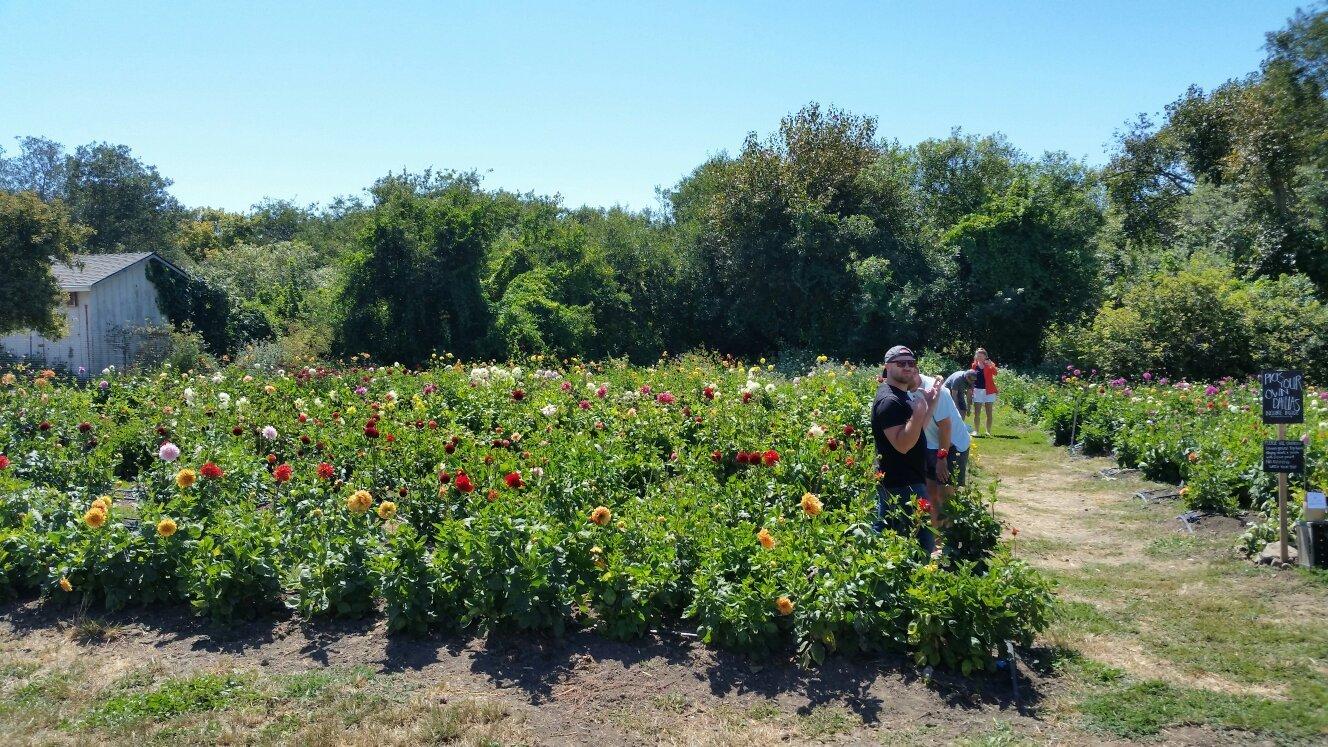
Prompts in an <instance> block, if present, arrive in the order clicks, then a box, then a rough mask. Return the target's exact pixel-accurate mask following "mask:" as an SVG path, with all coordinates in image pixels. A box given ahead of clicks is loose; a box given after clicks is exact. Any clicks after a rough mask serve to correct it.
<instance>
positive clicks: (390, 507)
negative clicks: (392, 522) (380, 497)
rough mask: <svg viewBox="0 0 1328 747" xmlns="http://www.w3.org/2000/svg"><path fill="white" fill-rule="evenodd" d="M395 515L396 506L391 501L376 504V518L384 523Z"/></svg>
mask: <svg viewBox="0 0 1328 747" xmlns="http://www.w3.org/2000/svg"><path fill="white" fill-rule="evenodd" d="M396 515H397V504H396V503H393V502H392V501H383V502H382V503H380V504H378V518H380V519H382V520H384V521H386V520H388V519H390V518H392V517H393V516H396Z"/></svg>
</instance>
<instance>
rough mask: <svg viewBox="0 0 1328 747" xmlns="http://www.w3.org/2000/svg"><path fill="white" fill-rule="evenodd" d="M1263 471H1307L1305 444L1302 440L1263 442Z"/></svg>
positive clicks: (1289, 472)
mask: <svg viewBox="0 0 1328 747" xmlns="http://www.w3.org/2000/svg"><path fill="white" fill-rule="evenodd" d="M1263 471H1264V472H1286V473H1288V474H1291V473H1300V472H1304V471H1305V444H1303V443H1301V442H1300V441H1275V440H1269V441H1264V442H1263Z"/></svg>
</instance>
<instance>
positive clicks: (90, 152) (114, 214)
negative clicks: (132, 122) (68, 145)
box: [64, 143, 181, 256]
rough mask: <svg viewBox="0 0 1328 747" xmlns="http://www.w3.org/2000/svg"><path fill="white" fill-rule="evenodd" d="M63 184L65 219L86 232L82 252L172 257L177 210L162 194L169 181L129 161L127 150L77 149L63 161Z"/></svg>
mask: <svg viewBox="0 0 1328 747" xmlns="http://www.w3.org/2000/svg"><path fill="white" fill-rule="evenodd" d="M65 179H66V183H65V190H64V195H65V199H66V200H67V201H68V204H69V210H70V214H71V215H72V216H73V218H74V220H76V221H77V222H79V223H81V224H83V225H85V226H87V227H88V228H90V229H92V234H91V235H90V236H89V237H88V239H87V241H86V250H87V251H88V252H91V253H103V252H137V251H156V252H161V253H163V254H165V255H167V256H171V255H173V254H174V252H173V245H172V238H173V236H174V234H175V230H176V226H177V223H178V222H179V219H180V213H181V207H180V204H179V202H177V201H176V199H175V198H174V197H173V196H171V194H170V192H169V191H168V190H169V188H170V186H171V180H170V179H167V178H166V177H164V176H162V175H161V174H159V173H158V172H157V168H156V167H155V166H151V165H149V164H145V163H143V162H142V161H140V160H138V159H137V158H135V157H134V156H133V154H132V153H131V152H130V150H129V148H128V146H124V145H111V144H108V143H93V144H91V145H83V146H79V148H78V149H77V150H76V151H75V152H74V154H73V155H71V156H70V157H69V159H68V163H67V166H66V176H65Z"/></svg>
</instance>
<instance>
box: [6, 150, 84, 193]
mask: <svg viewBox="0 0 1328 747" xmlns="http://www.w3.org/2000/svg"><path fill="white" fill-rule="evenodd" d="M18 141H19V153H18V155H16V156H14V157H13V158H3V157H0V189H3V190H5V191H6V192H32V193H33V194H35V195H37V197H38V198H40V199H42V200H44V201H47V202H50V201H51V200H59V199H63V198H64V197H65V188H66V183H65V181H66V171H67V167H68V163H67V161H68V157H67V156H66V155H65V149H64V146H63V145H61V144H59V143H57V142H55V141H53V140H47V139H46V138H44V137H22V138H18ZM2 153H3V149H0V154H2Z"/></svg>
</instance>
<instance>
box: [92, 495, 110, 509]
mask: <svg viewBox="0 0 1328 747" xmlns="http://www.w3.org/2000/svg"><path fill="white" fill-rule="evenodd" d="M92 507H93V508H100V509H101V510H103V511H110V510H111V497H110V496H109V495H103V496H101V497H99V498H97V499H96V500H94V501H93V502H92Z"/></svg>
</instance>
